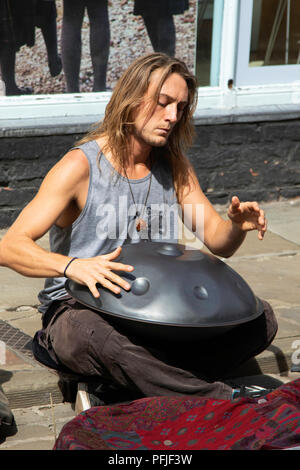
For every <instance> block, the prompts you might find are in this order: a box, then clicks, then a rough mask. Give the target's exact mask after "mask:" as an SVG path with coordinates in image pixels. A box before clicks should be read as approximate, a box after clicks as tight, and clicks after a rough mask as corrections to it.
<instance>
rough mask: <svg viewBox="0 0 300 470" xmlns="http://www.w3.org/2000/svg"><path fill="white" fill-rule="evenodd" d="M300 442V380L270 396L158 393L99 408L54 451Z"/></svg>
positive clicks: (70, 427) (64, 434) (78, 420)
mask: <svg viewBox="0 0 300 470" xmlns="http://www.w3.org/2000/svg"><path fill="white" fill-rule="evenodd" d="M299 445H300V379H298V380H295V381H292V382H289V383H287V384H285V385H282V386H280V387H279V388H277V389H276V390H275V391H273V392H271V393H270V394H268V395H267V396H266V397H264V399H259V400H257V399H255V400H254V399H245V398H243V399H240V400H238V401H237V402H234V403H232V402H230V401H229V400H215V399H212V398H200V397H192V398H191V397H187V396H185V397H180V398H178V397H152V398H143V399H140V400H136V401H133V402H131V403H130V404H123V405H122V404H119V405H113V406H103V407H94V408H91V409H89V410H88V411H85V412H83V413H81V414H80V415H78V416H76V417H75V418H74V419H73V420H72V421H70V422H69V423H67V424H66V425H65V426H64V427H63V429H62V431H61V433H60V435H59V437H58V439H57V440H56V443H55V446H54V450H148V449H151V450H200V449H201V450H204V449H207V450H235V449H236V450H267V449H285V448H291V447H293V446H299Z"/></svg>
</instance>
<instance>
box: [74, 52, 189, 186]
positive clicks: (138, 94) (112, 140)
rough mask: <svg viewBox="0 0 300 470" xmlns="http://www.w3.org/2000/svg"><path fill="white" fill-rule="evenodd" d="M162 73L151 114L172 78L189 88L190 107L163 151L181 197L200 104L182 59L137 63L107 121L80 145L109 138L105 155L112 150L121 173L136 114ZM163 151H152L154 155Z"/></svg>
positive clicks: (156, 57)
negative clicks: (154, 76)
mask: <svg viewBox="0 0 300 470" xmlns="http://www.w3.org/2000/svg"><path fill="white" fill-rule="evenodd" d="M158 69H159V70H160V71H161V76H160V81H159V83H158V86H157V89H156V91H155V96H154V97H153V98H154V99H153V105H152V109H151V110H150V113H152V112H153V111H154V108H155V106H156V104H157V101H158V96H159V93H160V90H161V88H162V86H163V83H164V82H165V80H166V79H167V78H168V77H169V76H170V75H171V74H172V73H177V74H179V75H181V76H182V77H183V78H184V80H185V81H186V84H187V87H188V104H187V106H185V108H184V111H183V114H182V117H181V119H180V120H179V121H178V122H177V123H176V125H175V127H174V129H173V130H172V132H171V134H170V136H169V138H168V142H167V145H166V146H165V147H163V149H161V150H163V151H164V157H165V158H166V160H167V161H168V162H169V165H170V168H171V171H172V174H173V181H174V185H175V189H176V191H177V194H178V195H179V193H180V191H181V189H183V188H184V187H186V186H187V185H188V181H189V173H190V172H189V169H190V163H189V161H188V159H187V158H186V156H185V153H186V151H187V149H188V147H189V146H190V145H191V144H192V139H193V135H194V126H193V124H192V115H193V113H194V111H195V107H196V102H197V84H196V78H195V77H194V76H193V75H192V74H191V73H190V72H189V70H188V68H187V66H186V64H185V63H184V62H182V61H181V60H179V59H176V58H174V57H169V56H168V55H166V54H163V53H152V54H147V55H146V56H143V57H140V58H138V59H136V60H135V61H134V62H133V63H132V64H131V65H130V66H129V67H128V69H127V70H126V71H125V72H124V73H123V75H122V76H121V78H120V79H119V81H118V82H117V85H116V87H115V89H114V91H113V93H112V96H111V99H110V101H109V103H108V104H107V106H106V110H105V115H104V119H103V120H102V121H101V122H100V123H98V124H97V125H96V128H95V129H94V130H92V131H90V132H89V133H88V134H87V135H86V136H85V137H83V138H82V139H81V140H80V141H79V142H78V144H83V143H85V142H88V141H90V140H94V139H96V138H99V137H101V136H105V137H106V139H107V140H106V146H105V148H103V149H102V151H103V152H104V153H105V151H106V150H108V149H109V150H110V151H111V152H112V154H113V158H114V163H115V164H116V165H117V167H118V169H119V170H122V169H123V168H124V166H125V163H126V162H127V161H128V156H129V148H130V146H129V143H130V138H131V135H132V132H133V126H134V119H133V116H134V111H135V110H136V109H137V108H138V107H139V106H140V105H141V104H142V102H143V98H144V96H145V94H146V92H147V90H148V87H149V83H150V77H151V74H152V73H153V72H154V71H156V70H158ZM156 152H159V153H161V151H160V150H159V148H158V149H156V148H154V149H153V152H152V155H154V156H155V154H156Z"/></svg>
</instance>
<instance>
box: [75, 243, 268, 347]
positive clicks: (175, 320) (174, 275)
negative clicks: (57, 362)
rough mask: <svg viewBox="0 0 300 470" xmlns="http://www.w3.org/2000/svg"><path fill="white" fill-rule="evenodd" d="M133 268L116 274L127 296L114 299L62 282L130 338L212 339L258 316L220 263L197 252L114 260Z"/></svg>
mask: <svg viewBox="0 0 300 470" xmlns="http://www.w3.org/2000/svg"><path fill="white" fill-rule="evenodd" d="M116 261H118V262H121V263H124V264H130V265H132V266H134V268H135V269H134V271H133V272H132V273H130V274H129V273H125V272H118V274H119V275H120V276H121V277H123V278H126V280H127V281H129V282H130V284H131V290H130V291H125V290H121V293H120V294H118V295H116V294H114V293H112V292H111V291H109V290H108V289H105V288H103V287H102V286H99V287H98V289H99V293H100V298H98V299H96V298H95V297H94V296H93V294H92V293H91V292H90V290H89V289H88V287H86V286H83V285H80V284H78V283H75V282H74V281H72V280H70V279H69V280H67V282H66V289H67V291H68V292H69V294H70V295H72V297H74V298H75V299H76V300H78V301H79V302H80V303H81V304H83V305H86V306H88V307H90V308H92V309H94V310H96V311H98V312H99V313H101V314H102V316H103V317H104V318H106V320H107V321H109V322H111V323H113V324H115V325H116V327H117V326H120V327H122V328H124V329H125V330H126V332H129V333H130V332H131V333H132V334H133V335H139V336H140V335H142V336H147V337H149V338H150V337H151V338H153V337H154V338H157V339H163V340H165V341H169V340H176V341H178V340H184V341H186V340H197V339H209V338H214V337H216V336H218V335H220V334H223V333H225V332H227V331H229V330H230V329H232V328H234V327H235V326H238V325H240V324H242V323H246V322H249V321H251V320H254V319H255V318H257V317H258V316H260V315H261V314H262V313H263V305H262V302H261V301H260V300H259V299H258V298H257V297H256V296H255V295H254V293H253V292H252V290H251V289H250V287H249V286H248V284H247V283H246V282H245V281H244V280H243V278H242V277H241V276H240V275H239V274H238V273H237V272H235V271H234V270H233V269H232V268H231V267H229V266H228V265H227V264H226V263H224V262H223V261H221V260H220V259H219V258H217V257H216V256H213V255H211V254H208V253H205V252H203V251H201V250H194V249H188V248H187V247H185V246H183V245H179V244H174V243H161V242H150V241H141V242H138V243H133V244H128V245H124V246H123V249H122V252H121V254H120V256H119V258H118V259H117V260H116Z"/></svg>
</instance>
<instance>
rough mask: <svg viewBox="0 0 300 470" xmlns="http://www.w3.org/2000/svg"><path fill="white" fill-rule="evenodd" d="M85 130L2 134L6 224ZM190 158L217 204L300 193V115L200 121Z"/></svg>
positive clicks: (0, 204)
mask: <svg viewBox="0 0 300 470" xmlns="http://www.w3.org/2000/svg"><path fill="white" fill-rule="evenodd" d="M80 137H81V134H76V135H75V134H69V135H51V136H49V135H47V136H32V137H2V138H1V139H0V228H5V227H8V226H9V225H11V224H12V222H13V221H14V220H15V218H16V217H17V215H18V213H19V212H20V211H21V209H22V208H23V207H24V206H25V205H26V204H27V203H28V202H29V201H30V200H31V199H32V198H33V197H34V195H35V194H36V192H37V190H38V188H39V186H40V184H41V181H42V179H43V177H44V176H45V175H46V173H47V171H48V170H49V169H50V168H51V167H52V166H53V165H54V164H55V163H56V162H57V161H58V160H59V158H60V157H62V156H63V155H64V153H65V152H66V151H67V150H68V149H69V148H70V147H71V146H72V145H73V143H74V142H75V141H76V140H78V139H79V138H80ZM189 157H190V159H191V161H192V163H193V165H194V167H195V169H196V172H197V175H198V178H199V181H200V184H201V186H202V189H203V190H204V192H205V193H206V195H207V196H208V198H209V199H210V200H211V202H213V203H214V204H216V203H217V204H226V203H227V202H228V201H229V199H230V197H231V196H233V195H234V194H236V195H238V196H239V197H240V198H241V199H242V200H257V201H260V202H262V201H271V200H279V199H281V198H293V197H297V196H300V120H291V121H278V122H260V123H245V124H244V123H238V124H222V125H201V126H200V125H199V126H197V127H196V136H195V141H194V145H193V147H192V148H191V150H190V152H189Z"/></svg>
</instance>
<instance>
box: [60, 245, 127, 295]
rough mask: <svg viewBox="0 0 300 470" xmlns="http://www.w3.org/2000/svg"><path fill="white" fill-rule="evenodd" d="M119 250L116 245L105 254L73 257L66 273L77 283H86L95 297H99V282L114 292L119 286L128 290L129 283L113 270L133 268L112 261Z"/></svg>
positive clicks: (118, 289)
mask: <svg viewBox="0 0 300 470" xmlns="http://www.w3.org/2000/svg"><path fill="white" fill-rule="evenodd" d="M121 251H122V248H121V247H118V248H116V249H115V250H114V251H112V252H111V253H108V254H106V255H100V256H95V257H93V258H78V259H75V260H74V261H73V262H72V263H71V264H70V266H69V267H68V269H67V270H66V275H67V277H68V278H69V279H72V280H73V281H76V282H78V284H82V285H86V286H87V287H88V288H89V289H90V291H91V293H92V294H93V296H94V297H95V298H99V297H100V293H99V291H98V289H97V287H96V284H101V285H102V286H103V287H105V288H106V289H109V290H110V291H112V292H114V293H115V294H119V293H120V292H121V289H120V288H121V287H122V288H123V289H125V290H129V289H130V288H131V286H130V284H129V283H128V282H127V281H125V280H124V279H122V278H121V277H120V276H118V275H117V274H115V273H114V272H113V271H126V272H131V271H133V270H134V267H133V266H130V265H127V264H122V263H118V262H115V261H113V260H115V259H116V258H117V257H118V256H119V255H120V253H121Z"/></svg>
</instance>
